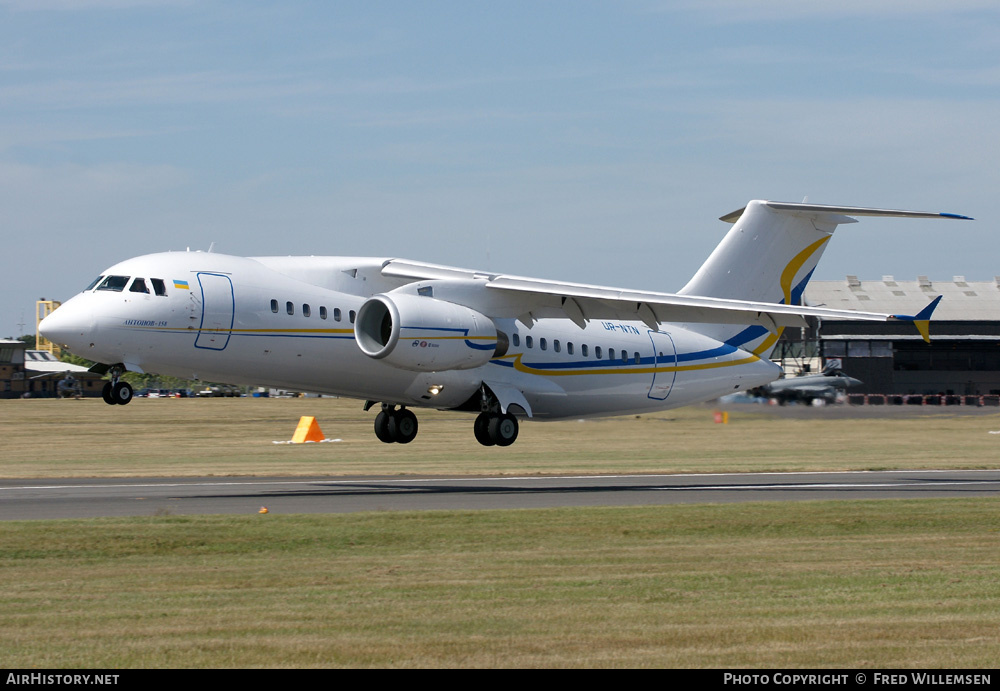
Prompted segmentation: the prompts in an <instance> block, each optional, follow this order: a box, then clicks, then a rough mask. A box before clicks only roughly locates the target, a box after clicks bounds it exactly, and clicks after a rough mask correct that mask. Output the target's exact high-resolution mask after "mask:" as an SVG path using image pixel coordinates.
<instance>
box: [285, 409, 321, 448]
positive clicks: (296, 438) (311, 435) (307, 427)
mask: <svg viewBox="0 0 1000 691" xmlns="http://www.w3.org/2000/svg"><path fill="white" fill-rule="evenodd" d="M324 439H326V437H324V436H323V432H322V431H321V430H320V428H319V423H318V422H316V418H314V417H312V416H311V415H303V416H302V417H301V418H299V426H298V427H296V428H295V434H293V435H292V443H293V444H303V443H305V442H307V441H323V440H324Z"/></svg>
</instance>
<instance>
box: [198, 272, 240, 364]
mask: <svg viewBox="0 0 1000 691" xmlns="http://www.w3.org/2000/svg"><path fill="white" fill-rule="evenodd" d="M198 284H199V285H200V286H201V325H200V326H199V327H198V338H196V339H195V341H194V347H195V348H207V349H209V350H224V349H225V347H226V346H227V345H229V337H230V336H231V334H232V329H233V319H234V313H235V305H236V299H235V297H234V296H233V282H232V281H231V280H230V279H229V276H226V275H225V274H213V273H200V272H199V273H198Z"/></svg>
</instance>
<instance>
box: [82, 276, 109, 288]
mask: <svg viewBox="0 0 1000 691" xmlns="http://www.w3.org/2000/svg"><path fill="white" fill-rule="evenodd" d="M102 278H104V276H98V277H97V278H95V279H94V280H93V281H91V282H90V285H89V286H87V287H86V288H84V290H93V289H94V286H96V285H97V284H98V283H100V282H101V279H102Z"/></svg>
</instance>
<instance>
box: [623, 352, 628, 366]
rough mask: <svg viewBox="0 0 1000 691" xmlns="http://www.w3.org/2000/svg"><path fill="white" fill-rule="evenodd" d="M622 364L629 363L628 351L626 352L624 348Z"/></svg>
mask: <svg viewBox="0 0 1000 691" xmlns="http://www.w3.org/2000/svg"><path fill="white" fill-rule="evenodd" d="M622 364H623V365H625V364H628V353H627V352H625V351H624V350H623V351H622Z"/></svg>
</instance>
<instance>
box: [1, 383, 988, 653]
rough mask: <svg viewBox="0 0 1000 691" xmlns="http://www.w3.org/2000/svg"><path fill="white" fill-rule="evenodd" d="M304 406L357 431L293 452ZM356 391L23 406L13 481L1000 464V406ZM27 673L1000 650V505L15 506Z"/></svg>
mask: <svg viewBox="0 0 1000 691" xmlns="http://www.w3.org/2000/svg"><path fill="white" fill-rule="evenodd" d="M300 415H315V416H316V417H317V418H318V420H319V422H320V425H321V426H322V428H323V430H324V432H325V433H326V435H327V437H329V438H341V439H343V441H342V442H339V443H329V444H308V445H296V446H291V445H275V444H273V441H279V440H287V439H289V438H290V437H291V434H292V432H293V430H294V428H295V424H296V422H297V420H298V417H299V416H300ZM372 417H373V415H372V414H371V413H368V414H366V413H363V412H361V410H360V406H359V404H358V403H357V402H352V401H340V400H336V399H294V400H255V399H233V400H200V401H199V400H190V401H189V400H148V401H147V400H137V401H135V402H134V403H132V404H130V405H129V406H125V407H115V408H111V407H108V406H106V405H104V403H103V402H100V401H55V400H35V401H0V424H2V425H3V429H2V439H3V456H2V464H0V476H2V477H7V478H11V477H44V476H77V477H82V476H120V475H232V474H268V475H273V474H310V475H313V474H368V473H374V474H392V475H395V474H404V473H419V474H433V473H448V474H485V473H519V474H520V473H564V472H606V471H614V472H681V471H683V472H690V471H696V472H697V471H721V470H748V471H749V470H791V469H803V470H822V469H864V468H904V467H909V468H920V467H934V468H982V467H995V466H996V463H997V458H998V453H997V451H998V446H1000V435H995V434H989V432H990V431H997V430H1000V414H997V413H994V412H992V411H988V410H978V411H977V410H948V409H946V410H934V411H927V410H922V409H921V410H888V409H887V410H881V411H879V410H875V411H856V410H840V409H838V410H812V409H805V408H802V409H788V410H774V409H764V410H762V409H747V410H743V409H740V410H736V411H733V412H732V413H731V415H730V424H728V425H717V424H715V423H714V422H713V416H712V411H711V409H710V408H689V409H682V410H678V411H674V412H669V413H664V414H661V415H653V416H642V417H640V418H635V417H629V418H619V419H609V420H599V421H588V422H576V421H571V422H564V423H546V424H534V425H530V424H526V425H522V432H521V438H520V439H519V440H518V443H517V444H516V445H515V446H513V447H510V448H509V449H495V448H493V449H486V448H483V447H480V446H479V445H478V444H476V443H475V441H474V440H473V438H472V434H471V421H472V419H471V417H465V416H455V415H448V414H440V413H434V412H423V413H421V414H420V422H421V433H420V436H419V437H418V438H417V440H416V441H414V442H413V443H412V444H409V445H407V446H400V445H384V444H381V443H379V442H377V441H376V440H375V439H374V436H373V434H372V432H371V424H372ZM0 528H2V529H0V660H2V661H3V663H4V665H5V666H7V667H9V668H50V667H64V668H67V667H78V668H110V667H114V668H136V667H337V666H340V667H647V666H648V667H846V668H903V667H985V668H991V667H995V666H996V660H997V659H1000V634H998V633H997V632H998V631H1000V571H998V564H1000V501H997V500H995V499H963V500H953V499H949V500H885V501H843V502H794V503H781V504H778V503H746V504H727V505H683V506H669V507H638V508H618V507H608V508H596V509H594V508H591V509H550V510H532V511H472V512H419V513H410V512H406V513H404V512H373V513H368V514H350V515H329V516H323V515H320V516H284V515H282V516H275V515H264V516H258V515H253V516H191V517H180V516H150V517H146V518H134V519H94V520H66V521H21V522H17V521H15V522H4V523H3V524H2V526H0Z"/></svg>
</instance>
